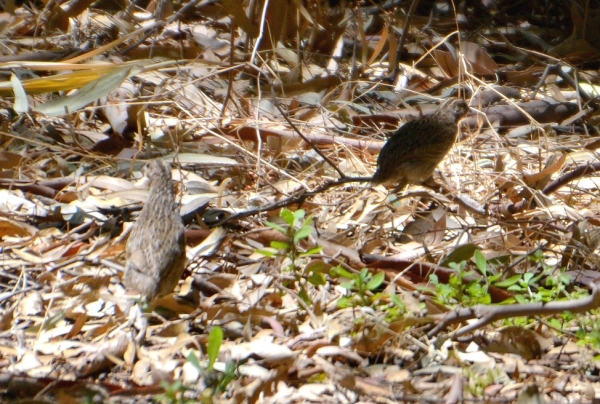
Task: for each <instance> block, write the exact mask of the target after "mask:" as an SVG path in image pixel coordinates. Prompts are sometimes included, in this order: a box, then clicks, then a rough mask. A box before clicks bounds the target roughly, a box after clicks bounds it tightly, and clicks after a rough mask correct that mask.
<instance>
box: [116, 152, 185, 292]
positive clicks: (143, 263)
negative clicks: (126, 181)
mask: <svg viewBox="0 0 600 404" xmlns="http://www.w3.org/2000/svg"><path fill="white" fill-rule="evenodd" d="M146 176H147V177H148V179H149V180H150V191H149V194H148V200H147V202H146V204H145V205H144V207H143V208H142V211H141V212H140V214H139V216H138V219H137V221H136V222H135V223H134V224H133V228H132V230H131V234H130V236H129V239H128V240H127V247H126V249H125V256H126V260H127V261H126V264H125V275H124V277H123V283H124V284H125V286H127V287H128V288H131V289H135V290H137V291H138V292H140V294H141V296H142V297H143V298H145V299H147V301H149V302H151V301H152V300H153V299H154V298H156V297H160V296H164V295H166V294H169V293H171V292H172V291H173V289H175V286H177V283H178V282H179V279H180V278H181V274H182V273H183V270H184V269H185V262H186V256H185V238H184V225H183V221H182V220H181V216H180V214H179V207H178V204H177V203H176V202H175V197H174V195H173V184H172V181H171V168H170V166H169V165H168V164H166V163H163V162H162V161H160V160H152V161H150V162H149V163H148V164H147V165H146Z"/></svg>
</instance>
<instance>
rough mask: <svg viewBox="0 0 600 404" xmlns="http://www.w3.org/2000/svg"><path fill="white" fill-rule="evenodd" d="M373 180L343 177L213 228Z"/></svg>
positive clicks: (224, 220)
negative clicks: (331, 190) (353, 183)
mask: <svg viewBox="0 0 600 404" xmlns="http://www.w3.org/2000/svg"><path fill="white" fill-rule="evenodd" d="M372 180H373V177H344V178H342V179H339V180H337V181H330V182H326V183H325V184H323V185H321V186H320V187H318V188H316V189H315V190H312V191H302V192H300V193H299V194H297V195H294V196H290V197H289V198H286V199H283V200H281V201H279V202H275V203H272V204H270V205H267V206H262V207H260V208H255V209H251V210H247V211H244V212H240V213H237V214H235V215H231V216H229V217H226V218H225V219H223V220H222V221H220V222H218V223H216V224H215V226H222V225H223V224H225V223H227V222H231V221H235V220H239V219H243V218H245V217H248V216H252V215H256V214H259V213H262V212H268V211H270V210H274V209H280V208H284V207H286V206H290V205H294V204H300V205H301V204H303V203H304V201H305V200H306V198H308V197H311V196H315V195H317V194H319V193H321V192H324V191H326V190H328V189H329V188H333V187H336V186H338V185H342V184H347V183H350V182H371V181H372Z"/></svg>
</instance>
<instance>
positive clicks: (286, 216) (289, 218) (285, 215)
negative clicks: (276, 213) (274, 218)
mask: <svg viewBox="0 0 600 404" xmlns="http://www.w3.org/2000/svg"><path fill="white" fill-rule="evenodd" d="M280 216H281V218H282V219H283V220H285V222H286V223H287V224H288V225H289V226H290V228H293V227H294V224H295V223H296V219H295V217H294V214H293V213H292V212H291V211H289V210H287V209H284V210H282V211H281V214H280Z"/></svg>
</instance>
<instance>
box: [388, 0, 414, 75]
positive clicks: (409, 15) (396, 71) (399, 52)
mask: <svg viewBox="0 0 600 404" xmlns="http://www.w3.org/2000/svg"><path fill="white" fill-rule="evenodd" d="M420 1H421V0H412V2H411V4H410V8H409V9H408V12H407V13H406V22H405V23H404V27H403V28H402V35H400V42H398V50H397V51H396V55H397V56H396V58H397V60H396V63H395V66H394V71H393V72H392V81H393V82H396V79H397V78H398V74H400V60H402V50H403V49H404V42H405V41H406V36H407V35H408V30H409V29H410V20H411V19H412V16H413V14H414V12H415V10H416V9H417V7H418V6H419V2H420Z"/></svg>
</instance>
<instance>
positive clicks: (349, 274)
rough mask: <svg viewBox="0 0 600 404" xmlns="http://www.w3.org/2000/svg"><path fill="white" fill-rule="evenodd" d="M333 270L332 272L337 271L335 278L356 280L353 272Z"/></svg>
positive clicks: (341, 269)
mask: <svg viewBox="0 0 600 404" xmlns="http://www.w3.org/2000/svg"><path fill="white" fill-rule="evenodd" d="M331 269H332V270H333V269H335V276H341V277H342V278H348V279H352V278H354V274H353V273H352V272H349V271H347V270H346V269H345V268H342V267H334V268H331Z"/></svg>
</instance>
